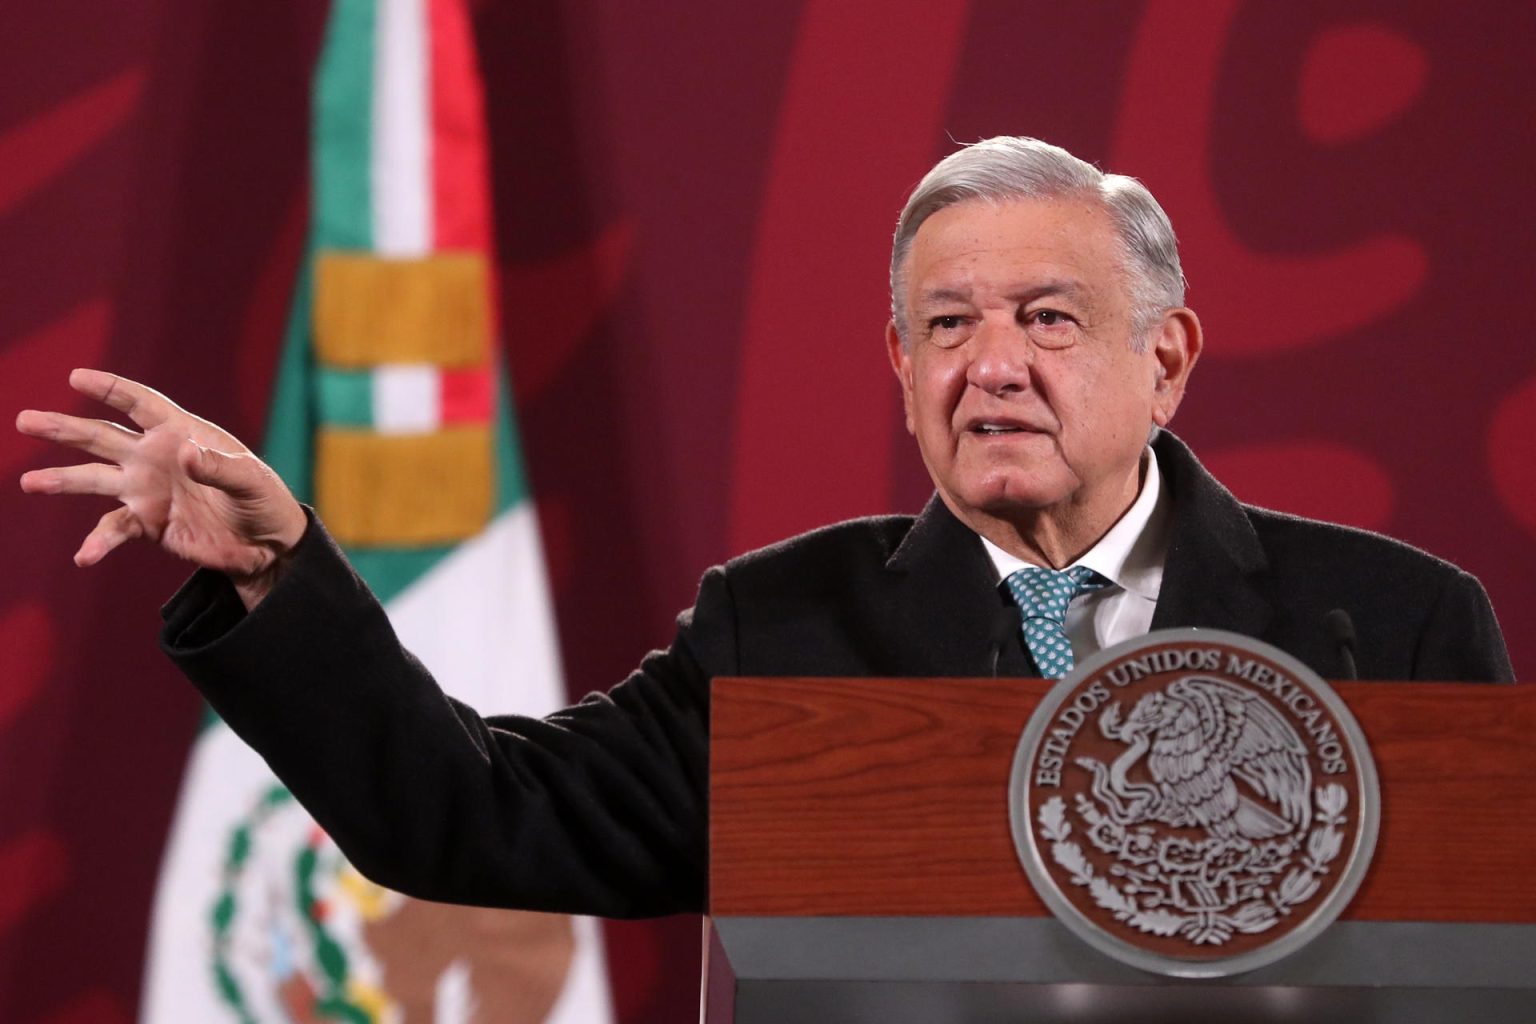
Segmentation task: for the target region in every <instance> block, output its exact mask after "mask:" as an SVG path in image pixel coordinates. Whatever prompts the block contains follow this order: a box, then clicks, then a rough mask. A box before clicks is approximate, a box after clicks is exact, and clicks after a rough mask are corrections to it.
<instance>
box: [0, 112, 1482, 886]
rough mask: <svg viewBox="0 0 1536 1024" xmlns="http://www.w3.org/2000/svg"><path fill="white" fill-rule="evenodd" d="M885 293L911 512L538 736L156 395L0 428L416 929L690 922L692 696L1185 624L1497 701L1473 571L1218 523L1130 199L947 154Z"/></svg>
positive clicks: (97, 381) (1176, 296)
mask: <svg viewBox="0 0 1536 1024" xmlns="http://www.w3.org/2000/svg"><path fill="white" fill-rule="evenodd" d="M891 283H892V309H893V314H894V316H893V320H892V323H891V324H890V326H889V327H888V328H887V345H888V348H889V352H890V359H891V364H892V366H893V367H894V369H895V371H896V376H897V378H898V380H899V381H900V384H901V390H902V395H903V398H904V401H905V406H906V418H907V425H908V428H909V429H910V430H911V432H912V433H913V434H914V435H915V436H916V438H917V442H918V446H919V448H920V449H921V451H922V455H923V459H924V461H925V463H926V464H927V467H928V470H929V472H930V474H931V475H932V477H933V481H934V485H935V487H936V489H937V494H936V495H935V497H934V499H933V500H932V501H930V502H929V503H928V506H927V508H925V509H924V510H923V512H922V514H921V515H919V516H917V517H916V518H915V519H914V518H912V517H909V516H886V517H879V518H873V519H865V520H858V521H854V522H848V523H841V524H837V525H834V526H829V527H826V528H824V529H821V530H817V531H814V532H812V533H809V534H806V535H805V536H802V537H797V538H794V539H792V540H789V541H785V542H783V543H781V544H777V545H774V546H772V547H770V548H766V549H764V550H761V551H757V552H753V553H751V554H747V555H744V556H742V557H740V558H737V559H734V560H732V561H731V562H728V563H727V564H725V565H724V566H720V567H717V568H714V569H711V570H709V571H708V572H707V573H705V575H704V579H703V582H702V583H701V585H700V589H699V595H698V599H697V601H696V603H695V604H694V607H693V608H692V609H691V610H689V611H687V612H685V613H684V614H683V615H682V616H680V617H679V620H678V629H677V634H676V636H675V637H674V639H673V641H672V644H671V646H670V648H668V649H667V650H665V651H657V652H653V653H652V654H650V655H648V656H647V657H646V658H645V659H644V661H642V662H641V664H640V667H639V668H638V669H637V670H636V671H635V672H634V674H633V675H631V676H630V678H629V679H627V680H626V681H624V682H623V683H621V684H619V685H618V686H617V687H615V688H614V689H613V690H612V691H610V692H609V693H607V694H604V695H594V696H591V697H589V698H587V699H586V700H585V701H583V702H582V703H580V704H578V705H576V706H575V707H572V708H569V709H567V710H565V711H562V712H559V713H557V714H555V715H552V716H550V717H549V718H547V719H544V720H530V719H523V718H510V717H507V718H490V719H483V718H481V717H480V716H479V715H477V714H476V713H475V712H474V711H472V710H471V709H469V708H466V707H464V706H462V705H460V704H458V703H456V702H455V701H453V700H451V699H449V698H447V697H445V696H444V695H443V694H442V693H441V691H439V690H438V688H437V687H436V686H435V685H434V684H433V683H432V681H431V679H430V678H428V676H427V675H426V673H425V672H424V671H423V669H422V668H421V666H420V665H419V664H418V663H417V662H416V661H415V660H414V659H413V658H412V657H411V656H410V655H409V654H408V653H406V652H405V651H403V650H401V649H400V648H399V645H398V642H397V641H396V640H395V638H394V635H393V633H392V632H391V631H390V628H389V625H388V623H387V621H386V619H385V616H384V613H383V612H382V611H381V610H380V608H379V606H378V605H377V603H376V602H374V601H373V600H372V598H371V596H370V595H369V594H368V593H367V591H366V589H365V588H364V587H363V585H362V583H361V582H360V581H359V580H358V578H357V577H356V576H355V575H354V574H353V573H352V571H351V570H350V568H349V567H348V566H347V563H346V561H345V560H344V559H343V557H342V556H341V554H340V552H339V551H338V550H337V549H336V547H335V545H334V544H333V543H332V541H331V540H330V538H329V537H328V536H327V535H326V533H325V530H324V528H323V527H322V526H321V524H320V523H318V522H317V521H315V520H314V519H313V518H312V517H310V516H309V515H308V514H307V513H306V512H305V510H304V509H302V508H301V507H300V506H299V505H298V504H297V503H296V502H295V501H294V500H293V498H292V497H291V496H290V495H289V493H288V492H287V490H286V489H285V488H284V487H283V486H282V484H281V483H280V482H279V481H278V480H277V479H276V478H275V477H274V475H273V474H272V473H271V472H270V471H269V470H268V469H267V468H266V467H265V466H263V465H262V464H261V463H260V462H259V461H258V460H256V459H255V458H254V457H253V456H252V455H250V453H249V452H248V451H246V449H244V448H243V447H242V446H241V445H240V444H239V442H238V441H236V440H235V439H234V438H232V437H230V436H229V435H227V434H225V433H224V432H223V431H221V430H219V429H218V428H217V427H214V426H213V425H211V424H209V423H207V422H205V421H203V420H199V419H197V418H195V417H193V416H191V415H189V414H188V413H186V412H184V411H182V410H181V409H179V408H177V407H176V406H175V405H173V404H172V403H170V402H169V401H167V400H166V399H165V398H163V397H162V396H160V395H158V394H156V393H155V392H153V391H150V390H149V389H147V388H144V387H142V386H140V385H137V384H134V383H132V382H129V381H125V380H121V379H119V378H115V377H112V376H110V375H108V374H102V373H97V372H93V371H76V373H75V374H74V375H73V376H72V377H71V384H72V385H73V386H74V387H75V388H76V389H77V390H79V391H81V392H83V393H85V394H87V395H90V396H92V397H94V398H98V399H101V400H102V401H104V402H106V403H107V404H108V405H110V406H112V407H114V408H116V409H118V410H121V411H122V412H124V413H126V414H127V415H128V416H129V417H130V418H132V419H133V420H134V421H135V422H136V423H137V424H138V425H139V426H140V427H141V428H142V430H143V432H142V434H141V433H136V432H133V431H129V430H126V429H123V428H121V427H116V426H113V425H111V424H106V423H102V422H91V421H84V420H80V419H76V418H73V417H68V416H62V415H58V414H52V413H40V412H32V411H28V412H24V413H22V414H21V416H20V418H19V419H18V427H19V429H20V430H22V431H23V432H24V433H27V434H31V435H34V436H37V437H44V438H49V439H52V440H55V441H59V442H61V443H64V444H67V445H72V446H74V447H77V448H81V449H84V450H85V451H87V452H90V453H92V454H94V455H96V456H98V457H100V458H102V459H105V460H108V461H110V462H114V463H117V464H118V466H117V467H114V466H105V465H95V466H76V467H72V468H65V469H48V470H38V471H35V472H32V473H28V474H27V475H26V476H24V477H23V478H22V485H23V487H24V488H26V489H27V490H31V491H38V492H49V493H91V494H104V495H110V496H112V497H115V498H117V499H119V500H120V501H121V502H122V507H120V508H118V509H117V510H115V511H113V512H110V513H108V514H107V515H106V516H105V517H104V518H103V519H102V521H101V523H100V525H98V526H97V527H96V529H95V530H93V531H92V532H91V534H90V535H89V536H88V537H87V538H86V540H85V542H84V544H83V545H82V546H81V548H80V551H79V552H78V553H77V555H76V556H75V557H76V561H77V562H79V563H81V564H91V563H93V562H96V561H98V560H100V559H101V558H102V557H104V556H105V555H106V554H107V553H108V552H110V551H111V550H112V549H113V548H114V547H116V546H117V545H118V544H120V543H122V542H123V541H125V540H128V539H131V538H135V537H147V538H149V539H152V540H155V541H157V542H158V543H159V544H160V545H161V546H163V547H165V548H166V549H168V550H170V551H172V552H173V553H175V554H178V555H180V556H182V557H184V558H188V559H190V560H191V561H193V562H195V563H197V564H198V565H199V566H201V567H202V568H201V569H200V570H199V572H197V574H195V575H194V576H193V578H192V579H191V581H189V582H188V584H187V585H186V586H185V587H184V588H183V589H182V591H181V592H180V593H179V594H177V596H176V597H175V598H174V599H173V600H172V602H171V603H170V605H169V606H168V607H167V610H166V626H165V632H164V635H163V643H164V645H165V648H166V650H167V651H168V652H169V653H170V654H171V656H172V657H173V658H175V659H176V661H177V663H178V664H179V665H180V666H181V667H182V668H183V669H184V670H185V671H186V673H187V674H188V675H189V676H190V677H191V678H192V680H193V681H194V682H195V683H196V684H197V685H198V687H199V688H200V689H201V690H202V692H203V693H204V694H205V695H206V696H207V698H208V700H209V702H210V703H211V704H212V705H213V706H214V708H216V709H217V711H218V712H219V714H220V715H222V716H223V717H224V719H225V720H226V721H227V722H228V723H229V724H230V725H231V726H232V727H233V728H234V729H235V730H236V731H237V732H238V733H240V734H241V735H242V736H243V737H245V738H246V739H247V740H248V741H249V742H250V743H251V744H252V745H253V746H255V747H256V749H258V750H259V751H261V753H262V754H263V755H265V756H266V758H267V759H268V761H269V763H270V764H271V765H272V767H273V769H274V770H276V772H277V774H278V775H279V777H281V778H282V779H283V780H284V781H285V782H286V783H287V784H288V785H289V787H290V788H291V789H292V790H293V791H294V793H295V794H296V795H297V796H298V797H299V798H300V799H301V800H302V801H303V802H304V803H305V804H306V806H308V807H309V809H310V810H311V812H312V813H314V814H315V816H316V817H317V819H319V820H320V821H321V823H322V824H324V825H325V826H326V828H327V829H328V830H329V831H330V832H331V834H332V835H333V836H334V838H335V839H336V841H337V842H338V843H339V844H340V845H341V846H342V848H343V849H344V850H346V851H347V852H348V854H349V855H350V856H351V857H352V858H353V860H354V862H355V863H356V864H357V865H358V866H359V867H360V868H362V869H363V870H364V871H367V872H368V873H370V874H372V875H373V876H374V877H375V878H377V879H378V880H379V881H380V882H383V883H384V884H387V885H389V886H392V887H394V888H397V889H400V890H402V891H405V892H408V893H413V894H416V895H420V896H425V897H428V898H434V899H444V900H453V901H461V902H473V903H484V904H494V905H506V906H518V907H526V908H531V909H543V910H572V911H581V912H586V913H597V914H608V915H620V916H629V915H643V914H660V913H667V912H671V911H698V910H701V909H703V905H704V898H705V841H706V840H705V834H706V817H707V807H706V798H705V782H706V772H707V757H706V749H705V746H706V734H707V723H708V702H709V682H710V680H711V678H713V677H715V676H717V675H801V676H804V675H834V676H835V675H893V676H894V675H915V676H922V675H935V676H961V675H977V674H991V673H994V672H995V673H998V674H1004V675H1034V674H1042V675H1050V676H1056V675H1060V674H1061V673H1063V672H1064V671H1065V670H1066V669H1067V668H1069V667H1070V665H1071V663H1072V660H1073V658H1074V656H1075V657H1081V656H1083V655H1084V654H1085V653H1087V652H1090V651H1094V650H1097V649H1099V648H1101V647H1103V646H1105V645H1108V644H1111V643H1115V642H1117V641H1119V640H1122V639H1125V638H1128V637H1131V636H1135V635H1138V634H1140V633H1143V632H1145V631H1146V630H1148V629H1149V628H1157V627H1165V626H1205V627H1216V628H1222V629H1228V630H1233V631H1237V632H1241V633H1246V634H1250V635H1253V636H1256V637H1259V638H1261V639H1263V640H1267V641H1269V642H1270V643H1273V644H1276V645H1278V646H1280V647H1282V648H1284V649H1285V650H1287V651H1289V652H1290V653H1291V654H1293V655H1295V656H1296V657H1298V658H1300V659H1301V660H1302V661H1305V662H1306V663H1308V664H1309V665H1311V666H1312V667H1313V668H1314V669H1316V670H1317V671H1318V672H1320V673H1322V674H1323V675H1325V676H1338V675H1341V674H1344V672H1345V669H1344V663H1343V658H1344V657H1345V654H1346V652H1345V651H1344V650H1343V649H1342V645H1341V638H1340V634H1339V631H1338V630H1330V629H1329V627H1328V625H1327V622H1328V621H1329V619H1330V618H1332V619H1333V620H1335V621H1337V620H1338V619H1339V618H1340V617H1341V611H1340V610H1342V615H1343V616H1347V621H1352V622H1353V625H1354V632H1355V633H1356V634H1357V635H1358V641H1357V642H1356V643H1355V644H1354V647H1355V650H1354V655H1355V657H1356V658H1357V659H1358V664H1359V672H1360V674H1361V675H1362V676H1365V677H1375V678H1434V679H1507V678H1509V677H1510V667H1509V662H1508V657H1507V655H1506V653H1505V650H1504V644H1503V640H1502V638H1501V636H1500V634H1499V630H1498V626H1497V624H1496V622H1495V620H1494V617H1493V611H1492V609H1491V607H1490V606H1489V603H1488V600H1487V598H1486V596H1485V595H1484V593H1483V591H1482V588H1481V587H1480V586H1479V585H1478V583H1477V581H1476V580H1474V579H1473V578H1472V577H1470V576H1468V575H1467V574H1466V573H1464V572H1461V571H1460V570H1458V569H1457V568H1455V567H1454V566H1451V565H1449V564H1447V563H1445V562H1441V561H1439V560H1436V559H1434V558H1432V557H1430V556H1428V555H1426V554H1424V553H1422V552H1419V551H1416V550H1414V549H1412V548H1409V547H1407V546H1406V545H1403V544H1400V543H1398V542H1395V541H1392V540H1388V539H1386V538H1383V537H1379V536H1375V535H1372V534H1367V533H1364V532H1361V531H1357V530H1350V529H1346V528H1343V527H1338V526H1330V525H1326V524H1322V523H1315V522H1309V521H1306V520H1302V519H1297V518H1294V517H1291V516H1285V515H1280V514H1277V513H1273V512H1266V511H1263V510H1259V509H1254V508H1249V507H1246V506H1243V505H1241V504H1239V503H1238V502H1237V501H1236V500H1235V499H1234V498H1233V497H1232V495H1231V494H1229V493H1228V492H1227V491H1226V490H1224V489H1223V488H1222V487H1221V485H1220V484H1218V483H1217V482H1216V481H1215V480H1214V479H1213V478H1212V477H1211V476H1210V475H1208V474H1207V473H1206V472H1205V471H1204V470H1203V469H1202V468H1201V467H1200V464H1199V463H1198V462H1197V461H1196V460H1195V458H1194V457H1193V456H1192V455H1191V454H1190V452H1189V450H1188V449H1187V448H1185V447H1184V445H1183V444H1181V443H1180V442H1179V441H1178V440H1177V439H1176V438H1174V437H1173V435H1171V434H1169V433H1166V432H1165V431H1163V429H1162V428H1163V427H1165V426H1166V425H1167V424H1168V422H1169V421H1170V420H1171V419H1172V418H1173V415H1174V412H1175V411H1176V410H1177V408H1178V406H1179V402H1180V400H1181V399H1182V398H1183V395H1184V390H1185V386H1186V385H1187V383H1188V380H1189V375H1190V372H1191V370H1192V369H1193V367H1194V365H1195V362H1196V360H1197V358H1198V357H1199V355H1200V350H1201V344H1202V336H1201V331H1200V323H1199V321H1198V320H1197V319H1196V317H1195V314H1194V313H1193V312H1191V311H1190V310H1189V309H1187V308H1185V307H1184V305H1183V275H1182V273H1181V271H1180V269H1179V261H1178V252H1177V248H1176V245H1175V241H1174V236H1173V232H1172V229H1171V227H1170V226H1169V224H1168V221H1167V218H1166V216H1165V215H1164V214H1163V211H1162V210H1161V209H1160V208H1159V207H1158V205H1157V203H1156V201H1155V200H1153V198H1152V196H1151V195H1150V194H1149V193H1148V192H1147V191H1146V190H1145V189H1144V188H1143V187H1142V186H1141V185H1140V184H1139V183H1137V182H1136V181H1134V180H1132V179H1129V178H1125V177H1120V176H1115V175H1108V176H1106V175H1104V174H1102V173H1100V172H1099V171H1098V170H1096V169H1095V168H1093V167H1092V166H1090V165H1088V164H1086V163H1084V162H1082V161H1080V160H1078V159H1077V158H1075V157H1073V156H1071V155H1070V154H1068V153H1067V152H1065V151H1064V150H1061V149H1058V148H1056V147H1054V146H1049V145H1046V144H1044V143H1041V142H1038V141H1036V140H1033V139H1015V138H1000V139H991V140H987V141H985V142H981V143H977V144H976V145H973V146H969V147H967V148H964V149H962V150H960V151H959V152H957V153H955V154H953V155H951V156H950V157H948V158H947V159H945V160H944V161H943V162H941V163H940V164H939V165H938V166H937V167H935V168H934V169H933V171H931V172H930V173H929V174H928V176H927V177H925V178H924V179H923V181H922V182H921V183H920V184H919V185H918V187H917V189H916V191H915V192H914V193H913V195H912V197H911V199H910V200H909V201H908V204H907V207H906V209H905V210H904V211H903V213H902V215H901V219H900V222H899V224H898V227H897V233H896V241H895V247H894V252H893V255H892V260H891ZM189 438H190V440H188V439H189ZM1149 439H1150V443H1149ZM118 467H120V468H118ZM1000 623H1002V624H1003V625H1005V626H1006V628H1000Z"/></svg>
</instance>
